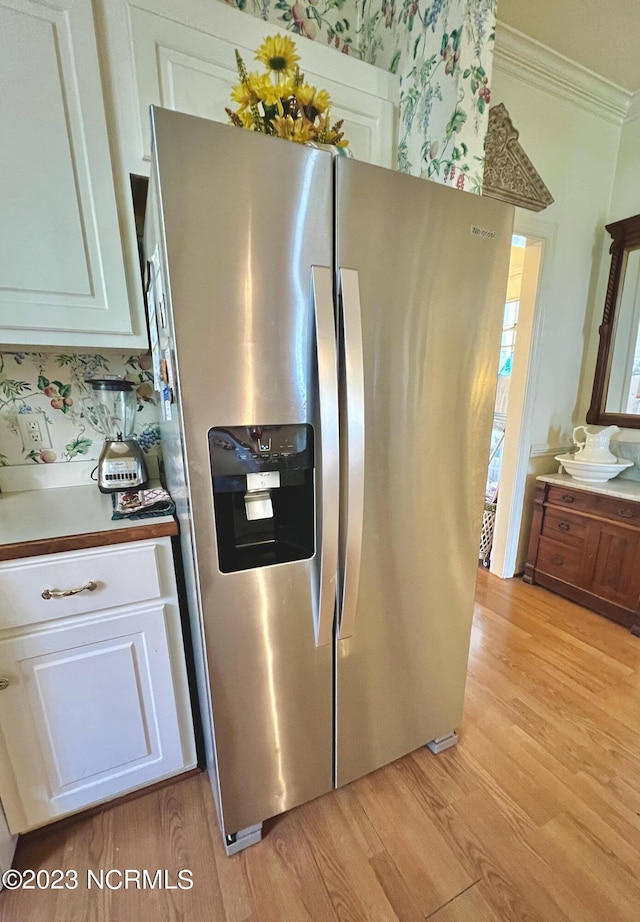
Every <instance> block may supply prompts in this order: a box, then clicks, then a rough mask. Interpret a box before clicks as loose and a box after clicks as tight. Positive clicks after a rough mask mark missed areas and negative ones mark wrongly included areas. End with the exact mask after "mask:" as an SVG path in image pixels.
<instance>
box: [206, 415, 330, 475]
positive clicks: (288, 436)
mask: <svg viewBox="0 0 640 922" xmlns="http://www.w3.org/2000/svg"><path fill="white" fill-rule="evenodd" d="M209 455H210V458H211V473H212V474H213V476H214V478H217V477H230V476H233V475H242V474H244V475H245V476H246V475H247V474H250V473H256V474H257V473H260V472H262V471H285V472H286V471H300V470H307V469H308V468H311V467H313V429H312V427H311V426H309V425H307V424H305V423H302V424H296V425H284V426H228V427H217V428H215V429H210V430H209Z"/></svg>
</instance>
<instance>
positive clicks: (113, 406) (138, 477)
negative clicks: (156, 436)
mask: <svg viewBox="0 0 640 922" xmlns="http://www.w3.org/2000/svg"><path fill="white" fill-rule="evenodd" d="M87 384H89V385H90V386H91V388H92V390H93V394H94V400H95V403H94V407H93V409H94V414H95V422H96V423H97V425H98V428H99V429H100V431H101V433H102V435H103V436H104V447H103V449H102V453H101V455H100V459H99V461H98V487H99V489H100V490H101V492H102V493H113V492H116V491H118V490H134V489H135V490H139V489H141V488H143V487H146V486H147V483H148V481H149V478H148V475H147V470H146V468H145V464H144V460H143V457H142V450H141V449H140V446H139V445H138V442H137V440H136V438H135V436H134V434H133V430H134V425H135V418H136V412H137V401H136V393H135V384H133V383H132V382H131V381H125V380H123V379H122V378H94V379H93V380H91V381H87Z"/></svg>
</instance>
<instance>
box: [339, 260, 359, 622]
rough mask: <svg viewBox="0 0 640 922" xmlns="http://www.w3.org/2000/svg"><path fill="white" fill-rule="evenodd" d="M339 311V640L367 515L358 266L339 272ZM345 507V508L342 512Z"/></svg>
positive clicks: (348, 615) (351, 601)
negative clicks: (343, 501) (342, 452)
mask: <svg viewBox="0 0 640 922" xmlns="http://www.w3.org/2000/svg"><path fill="white" fill-rule="evenodd" d="M339 280H340V299H339V300H340V310H341V316H342V331H343V337H344V338H343V349H344V369H343V374H344V385H345V401H346V418H345V420H344V427H345V430H346V446H344V448H346V458H345V462H346V463H345V465H344V468H345V474H346V484H345V486H346V492H347V508H346V522H345V525H344V557H343V560H342V606H341V607H342V614H341V617H340V625H339V629H338V639H339V640H343V639H344V638H345V637H351V635H352V634H353V630H354V623H355V617H356V607H357V601H358V584H359V582H360V559H361V556H362V527H363V516H364V442H365V422H364V359H363V351H362V316H361V312H360V287H359V283H358V273H357V271H356V270H355V269H343V268H340V271H339ZM344 514H345V510H343V515H344Z"/></svg>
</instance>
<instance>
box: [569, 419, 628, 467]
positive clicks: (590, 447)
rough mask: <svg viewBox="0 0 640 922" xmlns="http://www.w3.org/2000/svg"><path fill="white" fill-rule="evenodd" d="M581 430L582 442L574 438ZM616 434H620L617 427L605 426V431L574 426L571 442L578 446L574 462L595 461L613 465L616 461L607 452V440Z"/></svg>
mask: <svg viewBox="0 0 640 922" xmlns="http://www.w3.org/2000/svg"><path fill="white" fill-rule="evenodd" d="M581 430H582V432H584V436H585V437H584V440H583V441H582V442H581V441H580V440H579V439H577V438H576V433H577V432H580V431H581ZM616 432H620V429H619V428H618V427H617V426H607V428H606V429H591V428H590V427H589V426H576V428H575V429H574V430H573V441H574V442H575V444H576V445H577V446H578V451H577V452H576V453H575V455H574V456H573V457H574V460H576V461H591V462H594V461H595V462H597V463H598V464H615V462H616V461H617V460H618V459H617V458H616V456H615V455H614V454H612V453H611V452H610V451H609V440H610V438H611V436H612V435H615V434H616Z"/></svg>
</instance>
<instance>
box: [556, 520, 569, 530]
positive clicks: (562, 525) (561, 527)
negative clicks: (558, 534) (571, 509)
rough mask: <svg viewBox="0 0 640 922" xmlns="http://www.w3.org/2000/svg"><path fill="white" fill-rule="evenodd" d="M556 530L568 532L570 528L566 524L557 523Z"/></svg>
mask: <svg viewBox="0 0 640 922" xmlns="http://www.w3.org/2000/svg"><path fill="white" fill-rule="evenodd" d="M558 528H559V529H560V531H569V529H570V528H571V526H570V525H569V523H568V522H558Z"/></svg>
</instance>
